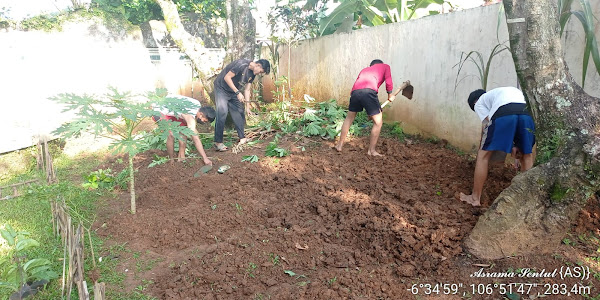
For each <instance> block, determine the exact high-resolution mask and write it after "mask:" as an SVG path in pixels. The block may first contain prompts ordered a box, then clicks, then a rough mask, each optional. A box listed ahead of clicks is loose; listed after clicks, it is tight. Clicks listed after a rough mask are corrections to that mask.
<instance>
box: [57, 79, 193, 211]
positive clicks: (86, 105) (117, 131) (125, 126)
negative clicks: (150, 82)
mask: <svg viewBox="0 0 600 300" xmlns="http://www.w3.org/2000/svg"><path fill="white" fill-rule="evenodd" d="M51 99H52V100H54V101H56V102H58V103H60V104H63V105H65V109H64V111H74V112H75V113H76V114H77V117H76V118H75V119H73V120H72V121H70V122H67V123H65V124H63V125H62V126H60V127H59V128H58V129H56V130H55V131H54V134H57V135H60V136H62V137H64V138H70V137H76V136H79V135H80V134H81V133H82V132H90V133H93V134H94V135H96V136H103V137H106V138H109V139H111V140H112V141H113V142H112V143H111V145H110V148H111V149H112V150H113V151H114V152H115V153H127V154H128V165H129V167H128V169H129V188H130V196H131V213H132V214H135V212H136V205H135V178H134V171H133V157H134V156H135V155H136V154H138V153H140V152H142V151H144V150H147V148H148V147H147V140H148V139H147V138H146V137H147V136H148V133H147V132H138V128H139V126H140V124H141V123H142V121H143V120H145V119H148V118H149V117H152V116H160V113H159V112H157V111H155V110H154V109H153V108H152V107H163V108H165V109H166V110H169V111H172V112H186V111H187V110H188V109H191V108H192V107H191V106H192V104H190V103H188V102H187V101H181V100H179V99H177V98H171V97H167V93H166V90H164V89H159V90H157V91H156V92H154V93H149V94H148V95H147V96H146V97H140V96H135V95H133V94H131V93H130V92H124V93H121V92H119V91H118V90H117V89H115V88H109V92H108V93H107V94H106V95H104V96H102V97H96V96H90V95H75V94H70V93H67V94H60V95H58V96H55V97H53V98H51ZM157 125H158V126H157V129H156V130H157V133H158V135H157V136H159V138H161V139H162V140H166V138H167V136H168V135H169V132H172V133H173V135H174V136H176V137H178V138H179V137H180V136H181V135H182V134H183V135H185V136H190V135H192V134H194V133H193V131H191V130H190V129H189V128H187V127H185V126H179V122H172V121H169V120H161V121H159V122H158V123H157Z"/></svg>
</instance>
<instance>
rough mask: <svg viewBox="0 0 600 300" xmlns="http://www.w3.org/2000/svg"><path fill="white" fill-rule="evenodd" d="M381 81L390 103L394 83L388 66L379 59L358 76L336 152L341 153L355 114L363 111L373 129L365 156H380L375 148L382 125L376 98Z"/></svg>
mask: <svg viewBox="0 0 600 300" xmlns="http://www.w3.org/2000/svg"><path fill="white" fill-rule="evenodd" d="M383 81H385V89H386V91H387V93H388V100H389V101H390V102H392V101H394V99H395V98H396V97H395V96H394V95H393V94H392V89H393V88H394V83H393V82H392V72H391V71H390V66H389V65H387V64H384V63H383V61H381V60H379V59H375V60H373V61H372V62H371V66H369V67H368V68H364V69H362V71H360V73H359V74H358V78H357V79H356V82H354V86H352V92H351V94H350V105H349V106H348V115H347V116H346V120H344V124H343V125H342V132H341V133H340V140H339V142H338V144H337V145H336V146H335V149H336V150H337V151H342V146H344V141H345V140H346V136H347V135H348V130H350V126H351V125H352V122H354V118H355V117H356V114H357V113H359V112H361V111H362V110H363V109H364V110H366V111H367V115H369V117H370V118H371V119H372V120H373V129H371V140H370V143H369V150H368V151H367V155H370V156H382V155H381V154H379V153H378V152H377V151H376V150H375V146H376V145H377V140H378V139H379V132H380V131H381V125H382V124H383V118H382V114H381V105H380V104H379V97H377V91H379V87H380V86H381V84H382V83H383Z"/></svg>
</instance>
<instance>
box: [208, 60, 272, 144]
mask: <svg viewBox="0 0 600 300" xmlns="http://www.w3.org/2000/svg"><path fill="white" fill-rule="evenodd" d="M270 70H271V64H270V63H269V61H268V60H266V59H259V60H257V61H251V60H249V59H238V60H235V61H233V62H232V63H230V64H228V65H227V66H226V67H225V68H224V69H223V71H221V73H220V74H219V76H217V79H215V82H214V85H215V105H216V107H217V121H216V122H215V148H216V149H217V151H227V150H229V148H227V146H225V144H223V130H225V119H226V118H227V113H230V114H231V119H233V124H234V125H235V130H236V131H237V134H238V137H239V138H240V142H239V143H240V145H241V144H245V143H246V142H247V141H248V139H246V137H245V135H244V125H245V124H246V114H245V107H244V105H243V104H242V103H249V101H250V92H251V87H252V84H251V83H252V82H253V81H254V77H256V75H260V74H269V72H270ZM248 111H249V110H248Z"/></svg>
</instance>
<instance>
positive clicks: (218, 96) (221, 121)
mask: <svg viewBox="0 0 600 300" xmlns="http://www.w3.org/2000/svg"><path fill="white" fill-rule="evenodd" d="M215 104H216V107H217V117H216V119H215V143H222V142H223V130H225V120H226V119H227V113H230V114H231V119H233V124H234V125H235V130H236V131H237V134H238V137H239V138H240V139H243V138H244V125H245V124H246V112H245V107H244V104H243V103H241V102H240V100H238V98H237V95H235V94H234V95H233V96H230V94H229V93H226V92H224V91H222V90H220V89H219V88H216V89H215Z"/></svg>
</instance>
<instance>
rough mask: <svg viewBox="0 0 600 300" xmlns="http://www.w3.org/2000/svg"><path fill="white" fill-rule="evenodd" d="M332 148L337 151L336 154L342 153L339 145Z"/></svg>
mask: <svg viewBox="0 0 600 300" xmlns="http://www.w3.org/2000/svg"><path fill="white" fill-rule="evenodd" d="M333 148H334V149H335V150H337V152H342V145H340V144H336V145H335V146H333Z"/></svg>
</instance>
